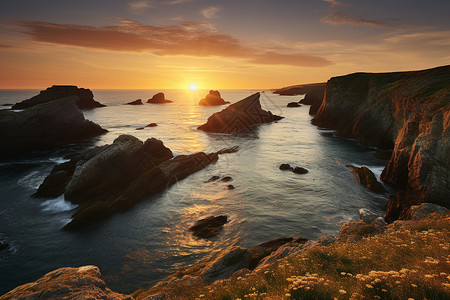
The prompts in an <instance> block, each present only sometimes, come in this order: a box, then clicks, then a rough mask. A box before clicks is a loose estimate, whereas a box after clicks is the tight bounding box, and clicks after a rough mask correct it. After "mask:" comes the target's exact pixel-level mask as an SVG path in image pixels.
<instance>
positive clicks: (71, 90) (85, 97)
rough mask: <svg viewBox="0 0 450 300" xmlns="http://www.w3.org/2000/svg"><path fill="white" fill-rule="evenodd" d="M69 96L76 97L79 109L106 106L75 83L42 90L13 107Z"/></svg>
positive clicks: (24, 107)
mask: <svg viewBox="0 0 450 300" xmlns="http://www.w3.org/2000/svg"><path fill="white" fill-rule="evenodd" d="M68 97H74V98H75V99H76V101H75V103H76V105H77V106H78V108H79V109H92V108H97V107H104V106H106V105H103V104H101V103H99V102H97V101H95V100H94V95H93V94H92V92H91V90H89V89H83V88H78V87H76V86H74V85H54V86H52V87H49V88H47V89H46V90H45V91H41V92H40V93H39V95H37V96H34V97H32V98H30V99H27V100H24V101H22V102H19V103H16V104H15V105H14V106H13V107H12V109H26V108H29V107H32V106H35V105H38V104H42V103H47V102H51V101H54V100H58V99H62V98H68Z"/></svg>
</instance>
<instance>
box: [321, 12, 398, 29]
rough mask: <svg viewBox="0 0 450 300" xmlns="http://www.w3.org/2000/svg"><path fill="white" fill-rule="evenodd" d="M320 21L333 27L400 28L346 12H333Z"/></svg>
mask: <svg viewBox="0 0 450 300" xmlns="http://www.w3.org/2000/svg"><path fill="white" fill-rule="evenodd" d="M320 21H322V22H323V23H327V24H331V25H352V26H374V27H385V28H393V27H398V26H400V25H396V24H391V23H387V22H382V21H377V20H370V19H365V18H362V17H358V16H352V15H350V14H348V13H346V12H331V13H330V14H328V16H326V17H323V18H322V19H320Z"/></svg>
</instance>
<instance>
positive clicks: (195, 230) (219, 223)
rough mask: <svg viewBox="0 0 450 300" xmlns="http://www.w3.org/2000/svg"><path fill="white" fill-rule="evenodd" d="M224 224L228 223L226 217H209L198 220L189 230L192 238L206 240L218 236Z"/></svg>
mask: <svg viewBox="0 0 450 300" xmlns="http://www.w3.org/2000/svg"><path fill="white" fill-rule="evenodd" d="M226 223H228V217H227V216H217V217H214V216H210V217H207V218H204V219H201V220H198V221H197V222H196V223H195V225H194V226H192V227H191V228H189V230H190V231H192V234H193V235H194V236H196V237H198V238H202V239H207V238H211V237H214V236H216V235H218V234H219V233H220V231H221V230H222V228H223V225H224V224H226Z"/></svg>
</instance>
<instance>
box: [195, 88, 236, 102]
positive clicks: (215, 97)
mask: <svg viewBox="0 0 450 300" xmlns="http://www.w3.org/2000/svg"><path fill="white" fill-rule="evenodd" d="M228 103H230V102H228V101H225V100H223V99H222V97H221V96H220V93H219V91H213V90H210V91H209V93H208V95H206V97H205V98H203V99H201V100H200V102H199V103H198V105H205V106H214V105H224V104H228Z"/></svg>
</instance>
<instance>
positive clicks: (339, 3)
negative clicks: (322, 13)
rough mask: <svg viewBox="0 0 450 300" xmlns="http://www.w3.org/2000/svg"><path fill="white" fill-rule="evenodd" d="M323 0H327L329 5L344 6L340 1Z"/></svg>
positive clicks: (325, 0)
mask: <svg viewBox="0 0 450 300" xmlns="http://www.w3.org/2000/svg"><path fill="white" fill-rule="evenodd" d="M323 1H324V2H328V3H330V4H331V7H335V6H344V4H343V3H342V2H339V1H336V0H323Z"/></svg>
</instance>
